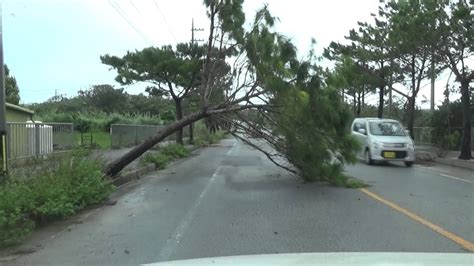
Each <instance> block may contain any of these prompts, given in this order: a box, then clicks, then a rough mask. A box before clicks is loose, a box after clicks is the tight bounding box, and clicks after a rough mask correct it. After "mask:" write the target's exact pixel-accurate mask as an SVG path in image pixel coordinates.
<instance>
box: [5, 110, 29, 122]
mask: <svg viewBox="0 0 474 266" xmlns="http://www.w3.org/2000/svg"><path fill="white" fill-rule="evenodd" d="M6 120H7V122H26V121H28V120H30V114H29V113H26V112H22V111H19V110H15V109H11V108H8V107H7V108H6Z"/></svg>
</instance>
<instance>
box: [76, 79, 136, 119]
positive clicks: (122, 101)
mask: <svg viewBox="0 0 474 266" xmlns="http://www.w3.org/2000/svg"><path fill="white" fill-rule="evenodd" d="M79 97H82V98H84V100H85V101H86V102H87V103H88V104H89V105H90V106H91V107H94V108H95V109H96V110H99V111H103V112H106V113H113V112H119V113H124V112H126V111H127V110H129V108H128V106H127V104H128V103H127V94H126V93H125V92H124V89H123V88H120V89H115V88H114V87H113V86H111V85H108V84H102V85H94V86H92V88H90V89H89V90H80V91H79Z"/></svg>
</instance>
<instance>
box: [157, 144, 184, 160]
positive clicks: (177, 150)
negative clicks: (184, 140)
mask: <svg viewBox="0 0 474 266" xmlns="http://www.w3.org/2000/svg"><path fill="white" fill-rule="evenodd" d="M161 153H162V154H164V155H166V156H169V157H171V158H173V159H179V158H184V157H188V156H189V151H188V149H186V148H185V147H184V146H183V145H181V144H171V145H168V146H165V147H163V148H162V149H161Z"/></svg>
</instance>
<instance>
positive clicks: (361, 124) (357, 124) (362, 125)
mask: <svg viewBox="0 0 474 266" xmlns="http://www.w3.org/2000/svg"><path fill="white" fill-rule="evenodd" d="M359 129H365V131H366V132H367V127H366V125H365V122H355V123H354V126H353V127H352V131H354V132H359Z"/></svg>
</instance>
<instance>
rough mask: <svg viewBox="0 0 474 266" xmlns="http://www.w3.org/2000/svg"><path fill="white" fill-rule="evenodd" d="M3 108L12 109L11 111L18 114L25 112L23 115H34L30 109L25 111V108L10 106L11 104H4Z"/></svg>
mask: <svg viewBox="0 0 474 266" xmlns="http://www.w3.org/2000/svg"><path fill="white" fill-rule="evenodd" d="M5 107H6V108H10V109H13V110H17V111H20V112H25V113H28V114H34V113H35V111H33V110H30V109H27V108H24V107H21V106H18V105H14V104H11V103H5Z"/></svg>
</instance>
